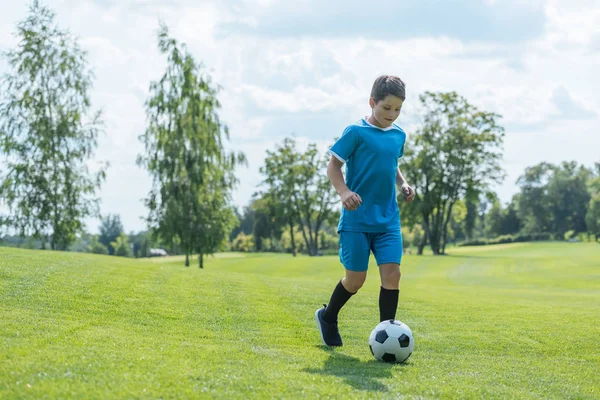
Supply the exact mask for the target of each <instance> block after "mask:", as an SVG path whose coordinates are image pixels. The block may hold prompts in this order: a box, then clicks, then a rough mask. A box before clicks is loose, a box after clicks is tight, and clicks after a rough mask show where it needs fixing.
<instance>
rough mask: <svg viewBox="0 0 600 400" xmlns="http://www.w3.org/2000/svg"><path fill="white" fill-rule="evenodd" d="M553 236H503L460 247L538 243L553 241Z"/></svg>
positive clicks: (528, 234)
mask: <svg viewBox="0 0 600 400" xmlns="http://www.w3.org/2000/svg"><path fill="white" fill-rule="evenodd" d="M552 239H553V236H552V234H550V233H548V232H543V233H525V234H519V235H517V236H512V235H502V236H498V237H496V238H493V239H475V240H470V241H466V242H463V243H461V244H459V246H485V245H488V244H504V243H518V242H538V241H546V240H552Z"/></svg>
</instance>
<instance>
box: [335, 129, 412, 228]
mask: <svg viewBox="0 0 600 400" xmlns="http://www.w3.org/2000/svg"><path fill="white" fill-rule="evenodd" d="M405 142H406V133H404V131H403V130H402V128H400V127H399V126H398V125H396V124H392V125H391V126H390V127H389V128H386V129H382V128H379V127H376V126H374V125H372V124H370V123H369V122H368V121H367V120H366V118H363V119H361V120H360V121H358V122H356V123H354V124H352V125H350V126H348V127H347V128H346V129H345V130H344V132H343V134H342V136H341V137H340V138H339V139H338V141H337V142H335V144H334V145H333V146H332V147H331V148H330V149H329V153H330V154H331V155H333V156H334V157H336V158H337V159H338V160H340V161H341V162H343V163H345V164H346V186H348V188H349V189H350V190H351V191H353V192H355V193H357V194H358V195H359V196H360V197H361V199H362V203H361V205H360V207H358V208H357V209H356V210H353V211H348V210H346V209H345V208H343V207H342V214H341V216H340V221H339V225H338V232H339V231H353V232H390V231H397V230H399V229H400V211H399V209H398V202H397V200H396V171H397V169H398V159H399V158H400V157H402V155H403V154H404V143H405Z"/></svg>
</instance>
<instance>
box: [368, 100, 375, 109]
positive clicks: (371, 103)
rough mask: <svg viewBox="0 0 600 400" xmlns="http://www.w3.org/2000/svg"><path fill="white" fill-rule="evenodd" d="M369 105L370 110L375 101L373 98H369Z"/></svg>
mask: <svg viewBox="0 0 600 400" xmlns="http://www.w3.org/2000/svg"><path fill="white" fill-rule="evenodd" d="M369 105H370V106H371V108H374V107H375V99H374V98H372V97H370V98H369Z"/></svg>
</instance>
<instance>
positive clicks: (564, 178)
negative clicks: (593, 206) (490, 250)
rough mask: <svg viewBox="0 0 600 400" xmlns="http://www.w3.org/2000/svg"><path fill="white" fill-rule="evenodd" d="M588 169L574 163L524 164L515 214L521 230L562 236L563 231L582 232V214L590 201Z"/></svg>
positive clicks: (583, 223)
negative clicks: (519, 218) (522, 226)
mask: <svg viewBox="0 0 600 400" xmlns="http://www.w3.org/2000/svg"><path fill="white" fill-rule="evenodd" d="M591 177H592V171H590V170H589V169H588V168H586V167H584V166H579V165H577V163H576V162H563V163H561V164H560V165H554V164H550V163H545V162H543V163H540V164H537V165H534V166H532V167H528V168H527V169H526V170H525V173H524V174H523V175H522V176H520V177H519V179H518V181H517V183H518V184H519V186H520V189H521V192H520V193H519V203H518V209H519V216H520V217H521V219H523V221H524V228H523V230H524V231H525V232H527V233H532V232H551V233H554V234H555V235H557V236H558V237H563V236H564V234H565V232H567V231H570V230H573V231H574V232H577V233H580V232H586V230H587V228H586V223H585V216H586V212H587V207H588V204H589V202H590V198H591V196H590V193H589V191H588V182H589V181H590V179H591Z"/></svg>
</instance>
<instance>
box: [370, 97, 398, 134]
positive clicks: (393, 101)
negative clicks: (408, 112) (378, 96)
mask: <svg viewBox="0 0 600 400" xmlns="http://www.w3.org/2000/svg"><path fill="white" fill-rule="evenodd" d="M402 103H403V101H402V99H401V98H400V97H396V96H392V95H387V96H385V98H384V99H383V100H380V101H379V102H378V103H377V104H375V99H373V98H372V97H371V99H370V100H369V104H370V105H371V108H372V109H373V117H374V118H375V122H376V123H377V124H376V125H378V126H379V127H380V128H387V127H389V126H390V125H392V124H393V123H394V121H395V120H396V119H397V118H398V116H399V115H400V110H401V109H402Z"/></svg>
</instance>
